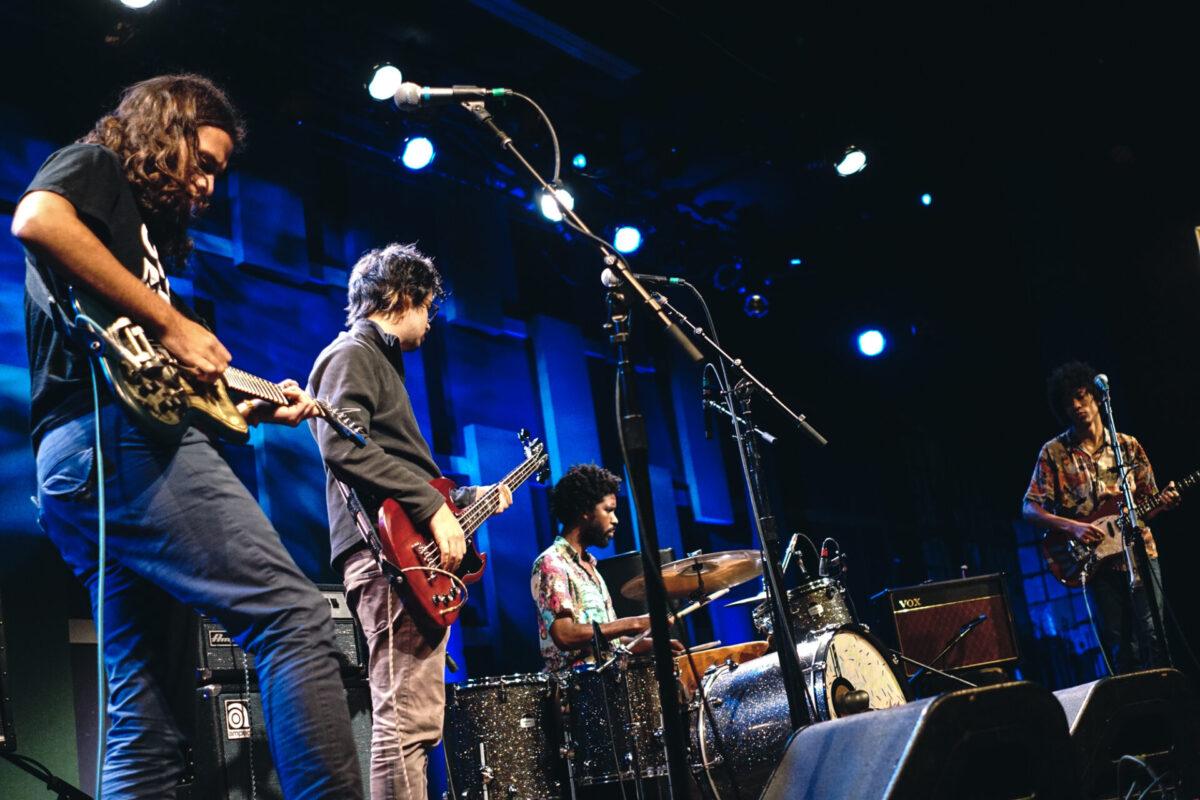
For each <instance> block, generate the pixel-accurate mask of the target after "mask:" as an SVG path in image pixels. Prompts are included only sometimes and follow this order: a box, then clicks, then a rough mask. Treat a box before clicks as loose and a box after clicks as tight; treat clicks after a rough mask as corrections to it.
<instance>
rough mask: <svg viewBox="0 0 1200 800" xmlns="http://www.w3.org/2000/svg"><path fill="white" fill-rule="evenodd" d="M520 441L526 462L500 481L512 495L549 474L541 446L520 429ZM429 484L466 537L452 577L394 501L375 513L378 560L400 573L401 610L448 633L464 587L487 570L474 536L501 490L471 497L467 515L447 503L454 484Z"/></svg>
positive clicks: (421, 531)
mask: <svg viewBox="0 0 1200 800" xmlns="http://www.w3.org/2000/svg"><path fill="white" fill-rule="evenodd" d="M520 439H521V445H522V446H523V447H524V449H525V460H524V461H523V462H521V463H520V464H518V465H517V466H516V467H515V468H514V469H513V470H512V472H510V473H508V474H507V475H505V476H504V478H503V479H502V480H501V481H500V483H503V484H505V485H506V486H508V488H509V490H510V491H516V489H517V487H519V486H520V485H521V484H523V483H525V481H527V480H529V479H530V478H534V477H536V479H537V480H538V481H539V482H541V481H545V480H546V478H547V477H548V474H549V471H550V467H549V463H548V462H549V457H548V456H547V455H546V448H545V446H544V445H543V444H542V443H541V442H540V441H538V440H537V439H534V438H531V437H530V435H529V432H528V431H526V430H524V429H522V430H521V433H520ZM429 484H430V485H431V486H433V488H435V489H437V490H438V491H439V492H441V493H442V495H443V496H444V497H445V498H446V504H447V505H449V506H450V510H451V511H453V512H454V514H455V516H457V517H458V522H459V524H460V525H462V529H463V533H464V534H465V535H466V540H467V552H466V554H465V555H464V556H463V560H462V563H461V564H459V566H458V569H456V570H455V571H454V572H453V573H451V572H448V571H446V570H444V569H442V568H441V563H442V553H441V550H439V549H438V546H437V543H436V542H434V540H433V535H432V534H431V533H430V532H429V531H428V530H427V529H425V528H417V526H415V525H414V524H413V523H412V520H410V519H409V518H408V515H407V514H405V513H404V509H402V508H401V507H400V504H399V503H397V502H396V501H395V500H393V499H392V498H388V499H387V500H384V501H383V505H382V506H380V508H379V544H380V549H381V551H382V552H381V554H380V555H382V557H383V559H384V560H385V561H387V568H390V569H391V570H393V571H398V572H399V573H400V574H401V577H402V578H403V583H401V584H400V592H401V594H402V596H403V597H404V605H405V608H406V609H408V610H409V612H410V613H413V614H415V615H416V617H417V618H418V620H419V621H421V622H425V623H428V624H429V625H431V626H434V627H437V628H446V627H449V626H450V625H451V624H453V623H454V621H455V620H456V619H458V614H459V611H460V610H461V609H462V607H463V606H464V605H466V602H467V586H466V585H467V584H468V583H474V582H475V581H477V580H479V578H480V577H481V576H482V575H483V568H484V567H485V566H486V565H487V554H486V553H480V552H479V550H478V549H476V547H475V542H474V539H473V537H474V535H475V531H476V530H478V528H479V526H480V525H482V524H483V523H484V522H486V521H487V519H488V517H490V516H492V514H494V513H495V512H496V508H497V507H498V506H499V504H500V487H499V484H497V485H496V486H494V487H492V488H491V489H490V490H489V491H487V492H485V493H483V494H482V495H481V496H480V497H477V498H475V502H474V503H472V504H471V505H469V506H468V507H467V508H466V509H465V510H459V509H458V507H456V506H455V505H454V503H453V502H451V500H450V492H451V490H453V489H454V488H455V485H454V482H453V481H451V480H450V479H449V478H435V479H433V480H431V481H430V482H429Z"/></svg>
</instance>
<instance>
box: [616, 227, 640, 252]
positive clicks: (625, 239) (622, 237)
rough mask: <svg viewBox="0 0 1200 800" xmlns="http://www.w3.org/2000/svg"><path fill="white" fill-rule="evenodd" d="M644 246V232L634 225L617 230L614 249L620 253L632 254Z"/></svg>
mask: <svg viewBox="0 0 1200 800" xmlns="http://www.w3.org/2000/svg"><path fill="white" fill-rule="evenodd" d="M641 246H642V232H641V231H639V230H638V229H637V228H635V227H633V226H632V225H622V226H621V227H619V228H617V233H616V235H615V236H614V237H613V247H615V248H617V252H618V253H632V252H634V251H636V250H637V249H638V248H639V247H641Z"/></svg>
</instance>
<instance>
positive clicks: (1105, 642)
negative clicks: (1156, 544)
mask: <svg viewBox="0 0 1200 800" xmlns="http://www.w3.org/2000/svg"><path fill="white" fill-rule="evenodd" d="M1150 572H1151V573H1153V578H1151V576H1146V578H1145V580H1143V581H1142V587H1141V588H1140V589H1138V590H1137V591H1136V592H1134V594H1133V596H1132V597H1131V596H1130V594H1129V573H1127V572H1121V571H1118V570H1116V569H1111V568H1108V569H1101V570H1100V571H1099V572H1097V573H1096V574H1095V575H1093V576H1092V577H1091V578H1089V579H1088V582H1087V592H1088V597H1089V598H1090V600H1091V603H1092V612H1093V613H1094V614H1095V616H1096V628H1097V630H1098V631H1099V633H1100V646H1101V647H1103V648H1104V650H1105V652H1106V653H1108V661H1109V664H1110V665H1111V666H1112V670H1113V672H1114V673H1116V674H1117V675H1120V674H1123V673H1126V672H1133V671H1134V670H1138V669H1150V668H1152V667H1165V666H1166V665H1167V651H1166V647H1165V645H1164V644H1163V642H1162V641H1161V640H1160V639H1159V637H1158V635H1157V633H1156V631H1155V628H1154V619H1153V618H1152V617H1151V616H1150V605H1149V603H1148V602H1147V598H1146V588H1147V587H1148V586H1151V585H1153V587H1154V599H1155V600H1156V601H1157V602H1158V613H1159V614H1165V613H1166V611H1165V609H1164V608H1163V595H1162V592H1161V591H1160V590H1159V589H1160V587H1161V586H1162V571H1161V570H1160V569H1159V567H1158V559H1157V558H1152V559H1150Z"/></svg>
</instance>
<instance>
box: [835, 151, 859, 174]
mask: <svg viewBox="0 0 1200 800" xmlns="http://www.w3.org/2000/svg"><path fill="white" fill-rule="evenodd" d="M866 168H867V154H866V153H864V152H863V151H862V150H859V149H858V148H857V147H854V146H851V147H847V148H846V152H845V153H843V154H842V158H841V160H840V161H838V163H837V164H836V165H834V169H835V170H837V174H838V175H841V176H842V177H843V178H847V177H849V176H851V175H854V174H855V173H858V172H862V171H863V170H864V169H866Z"/></svg>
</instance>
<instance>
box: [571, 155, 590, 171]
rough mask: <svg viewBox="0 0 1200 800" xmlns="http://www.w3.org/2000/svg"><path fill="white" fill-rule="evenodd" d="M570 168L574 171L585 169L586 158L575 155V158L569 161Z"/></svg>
mask: <svg viewBox="0 0 1200 800" xmlns="http://www.w3.org/2000/svg"><path fill="white" fill-rule="evenodd" d="M571 166H573V167H574V168H575V169H585V168H586V167H587V156H585V155H584V154H583V153H576V154H575V157H574V158H572V159H571Z"/></svg>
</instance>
